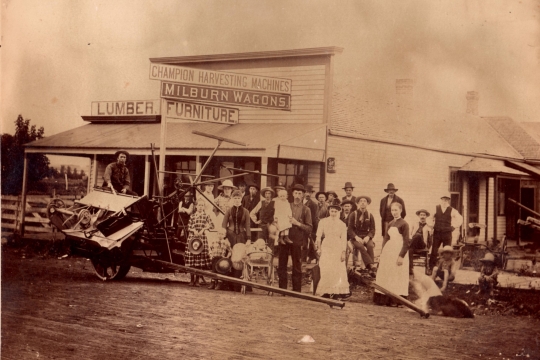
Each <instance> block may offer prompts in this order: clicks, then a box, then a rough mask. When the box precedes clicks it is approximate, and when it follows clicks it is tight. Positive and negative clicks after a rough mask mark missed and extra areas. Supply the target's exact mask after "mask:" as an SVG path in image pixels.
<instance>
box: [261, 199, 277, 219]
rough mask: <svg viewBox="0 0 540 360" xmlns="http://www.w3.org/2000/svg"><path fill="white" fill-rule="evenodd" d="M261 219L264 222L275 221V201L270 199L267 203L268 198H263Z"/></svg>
mask: <svg viewBox="0 0 540 360" xmlns="http://www.w3.org/2000/svg"><path fill="white" fill-rule="evenodd" d="M259 220H261V223H263V224H271V223H273V222H274V202H273V201H270V203H269V204H266V200H264V201H263V200H261V209H260V210H259Z"/></svg>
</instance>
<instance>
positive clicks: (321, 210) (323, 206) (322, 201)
mask: <svg viewBox="0 0 540 360" xmlns="http://www.w3.org/2000/svg"><path fill="white" fill-rule="evenodd" d="M315 198H316V199H317V200H319V202H318V203H317V219H319V220H321V219H324V218H325V217H328V215H329V214H328V204H327V202H326V200H327V199H328V196H326V193H325V192H324V191H319V192H318V193H317V194H315Z"/></svg>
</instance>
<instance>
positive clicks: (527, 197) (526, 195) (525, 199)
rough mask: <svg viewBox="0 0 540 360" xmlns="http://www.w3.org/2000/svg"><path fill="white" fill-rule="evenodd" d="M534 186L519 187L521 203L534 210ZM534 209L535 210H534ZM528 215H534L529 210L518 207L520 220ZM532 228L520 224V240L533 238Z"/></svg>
mask: <svg viewBox="0 0 540 360" xmlns="http://www.w3.org/2000/svg"><path fill="white" fill-rule="evenodd" d="M534 195H535V194H534V188H521V204H522V205H523V206H526V207H528V208H529V209H532V210H535V208H534V199H535V196H534ZM535 211H536V210H535ZM528 216H534V215H533V214H532V213H531V212H530V211H527V210H525V209H521V208H520V216H519V218H520V219H521V220H526V219H527V217H528ZM533 234H534V229H533V228H532V227H529V226H521V240H524V241H532V240H533Z"/></svg>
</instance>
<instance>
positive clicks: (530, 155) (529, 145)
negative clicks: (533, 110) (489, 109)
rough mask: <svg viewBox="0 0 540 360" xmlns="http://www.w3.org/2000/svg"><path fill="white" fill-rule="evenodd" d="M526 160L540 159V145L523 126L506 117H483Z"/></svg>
mask: <svg viewBox="0 0 540 360" xmlns="http://www.w3.org/2000/svg"><path fill="white" fill-rule="evenodd" d="M483 119H485V120H486V121H487V122H488V123H489V124H490V125H491V127H493V129H495V131H497V132H498V133H499V134H500V135H501V136H502V137H503V138H504V139H505V140H506V141H508V143H509V144H510V145H512V147H513V148H514V149H516V150H517V151H518V152H519V153H520V154H521V155H522V156H523V158H524V159H540V143H539V142H538V141H537V140H536V139H534V138H533V136H531V135H530V134H529V133H528V132H527V131H526V130H525V129H524V128H523V127H521V125H520V124H519V123H518V122H516V121H514V120H513V119H511V118H509V117H506V116H499V117H494V116H490V117H483Z"/></svg>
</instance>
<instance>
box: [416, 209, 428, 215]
mask: <svg viewBox="0 0 540 360" xmlns="http://www.w3.org/2000/svg"><path fill="white" fill-rule="evenodd" d="M420 213H426V216H429V215H430V213H429V211H427V210H426V209H420V210H418V211H417V212H416V215H420Z"/></svg>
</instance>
